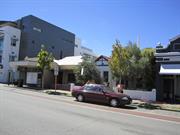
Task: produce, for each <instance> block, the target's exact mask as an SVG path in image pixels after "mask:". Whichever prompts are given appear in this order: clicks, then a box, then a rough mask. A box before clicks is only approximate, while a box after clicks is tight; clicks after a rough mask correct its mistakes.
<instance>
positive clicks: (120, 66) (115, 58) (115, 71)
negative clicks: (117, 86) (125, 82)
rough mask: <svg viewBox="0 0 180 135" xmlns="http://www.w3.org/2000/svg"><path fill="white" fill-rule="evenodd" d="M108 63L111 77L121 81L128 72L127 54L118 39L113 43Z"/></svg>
mask: <svg viewBox="0 0 180 135" xmlns="http://www.w3.org/2000/svg"><path fill="white" fill-rule="evenodd" d="M109 65H110V69H111V72H112V75H113V77H114V78H115V79H116V80H117V81H120V83H121V81H122V79H124V78H125V76H127V73H128V68H129V54H128V52H127V49H126V48H123V47H122V45H121V44H120V42H119V41H118V40H116V43H115V44H114V45H113V51H112V56H111V60H110V61H109Z"/></svg>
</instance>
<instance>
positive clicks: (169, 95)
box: [163, 78, 174, 101]
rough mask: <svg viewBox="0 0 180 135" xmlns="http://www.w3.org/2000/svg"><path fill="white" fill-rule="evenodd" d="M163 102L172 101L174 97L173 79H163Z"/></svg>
mask: <svg viewBox="0 0 180 135" xmlns="http://www.w3.org/2000/svg"><path fill="white" fill-rule="evenodd" d="M163 93H164V100H166V101H172V100H173V97H174V79H170V78H169V79H164V87H163Z"/></svg>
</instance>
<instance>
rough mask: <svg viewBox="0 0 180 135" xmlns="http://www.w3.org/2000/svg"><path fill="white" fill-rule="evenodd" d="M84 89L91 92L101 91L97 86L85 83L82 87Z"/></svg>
mask: <svg viewBox="0 0 180 135" xmlns="http://www.w3.org/2000/svg"><path fill="white" fill-rule="evenodd" d="M84 89H85V90H86V91H91V92H102V88H101V87H98V86H91V85H87V86H85V87H84Z"/></svg>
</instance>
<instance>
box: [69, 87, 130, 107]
mask: <svg viewBox="0 0 180 135" xmlns="http://www.w3.org/2000/svg"><path fill="white" fill-rule="evenodd" d="M72 96H74V97H75V98H76V99H77V101H79V102H82V101H91V102H97V103H103V104H104V103H105V104H109V105H110V106H113V107H118V106H124V105H128V104H131V102H132V99H131V98H130V96H128V95H125V94H122V93H115V92H113V91H112V90H111V89H110V88H109V87H106V86H104V85H99V84H86V85H84V86H83V87H82V88H79V89H74V90H72Z"/></svg>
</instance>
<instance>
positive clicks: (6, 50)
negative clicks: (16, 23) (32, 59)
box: [0, 26, 21, 83]
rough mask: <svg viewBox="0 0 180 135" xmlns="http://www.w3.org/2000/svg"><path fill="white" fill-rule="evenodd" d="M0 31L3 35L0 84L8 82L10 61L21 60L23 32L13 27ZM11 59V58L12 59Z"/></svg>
mask: <svg viewBox="0 0 180 135" xmlns="http://www.w3.org/2000/svg"><path fill="white" fill-rule="evenodd" d="M0 30H1V31H2V33H3V43H2V52H1V55H2V63H1V64H2V66H3V68H2V69H0V82H3V83H7V82H8V76H9V75H8V74H9V70H10V65H9V62H10V61H17V60H18V58H19V46H20V35H21V31H20V30H19V29H17V28H14V27H11V26H4V27H1V28H0ZM13 40H16V42H15V46H13V45H12V42H13ZM10 57H11V58H10Z"/></svg>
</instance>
